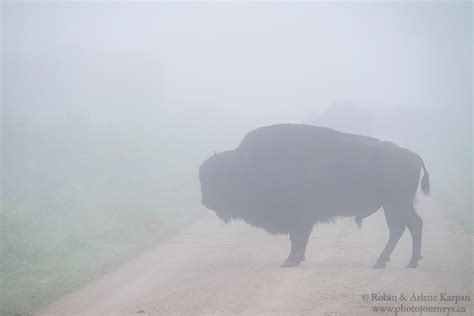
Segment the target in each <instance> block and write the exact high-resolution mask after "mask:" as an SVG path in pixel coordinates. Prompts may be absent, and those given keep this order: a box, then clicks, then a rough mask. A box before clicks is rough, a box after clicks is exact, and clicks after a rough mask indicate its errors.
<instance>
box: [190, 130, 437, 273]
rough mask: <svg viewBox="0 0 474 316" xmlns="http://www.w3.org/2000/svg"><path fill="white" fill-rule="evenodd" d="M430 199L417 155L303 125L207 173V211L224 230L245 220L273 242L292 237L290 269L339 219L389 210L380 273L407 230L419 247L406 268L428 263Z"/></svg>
mask: <svg viewBox="0 0 474 316" xmlns="http://www.w3.org/2000/svg"><path fill="white" fill-rule="evenodd" d="M421 168H423V172H424V173H423V178H422V180H421V189H422V191H423V193H424V194H425V195H427V194H429V179H428V172H427V171H426V168H425V166H424V163H423V160H422V159H421V158H420V157H419V156H418V155H417V154H415V153H413V152H411V151H410V150H407V149H404V148H401V147H399V146H397V145H395V144H393V143H391V142H385V141H381V140H378V139H375V138H371V137H366V136H360V135H353V134H348V133H342V132H338V131H336V130H333V129H329V128H322V127H316V126H311V125H303V124H280V125H273V126H268V127H262V128H259V129H256V130H254V131H251V132H250V133H248V134H247V136H246V137H245V138H244V139H243V140H242V142H241V144H240V145H239V147H238V148H237V149H235V150H231V151H226V152H223V153H219V154H216V155H214V156H212V157H210V158H209V159H207V160H206V161H205V162H204V163H203V164H202V165H201V167H200V170H199V178H200V181H201V190H202V203H203V204H204V206H206V207H208V208H209V209H211V210H214V211H215V212H216V214H217V216H218V217H220V218H221V219H222V220H224V221H225V222H229V221H230V220H231V219H242V220H244V221H245V222H247V223H249V224H251V225H253V226H256V227H261V228H263V229H264V230H266V231H267V232H269V233H271V234H289V235H290V240H291V252H290V254H289V256H288V258H287V259H286V260H285V262H284V263H283V264H282V266H283V267H291V266H296V265H299V264H300V263H301V261H304V260H305V250H306V244H307V242H308V238H309V235H310V233H311V231H312V229H313V226H314V225H315V224H316V223H318V222H329V221H331V220H333V219H334V218H335V217H338V216H353V217H355V219H356V221H357V222H358V223H359V224H360V222H361V221H362V219H363V218H365V217H367V216H369V215H371V214H373V213H375V212H376V211H377V210H378V209H379V208H381V207H383V209H384V211H385V217H386V219H387V224H388V228H389V230H390V237H389V240H388V242H387V245H386V246H385V249H384V250H383V251H382V253H381V255H380V257H379V258H378V260H377V262H376V264H375V266H374V267H375V268H383V267H385V263H386V262H388V261H390V254H391V253H392V251H393V249H394V248H395V245H396V244H397V242H398V240H399V239H400V237H401V235H402V233H403V232H404V230H405V227H407V228H408V230H409V231H410V233H411V235H412V239H413V252H412V257H411V260H410V263H409V264H408V266H407V267H409V268H416V267H417V265H418V260H420V259H421V258H422V257H421V234H422V226H423V221H422V219H421V218H420V216H418V214H417V213H416V211H415V208H414V206H413V201H414V197H415V193H416V191H417V188H418V184H419V178H420V173H421Z"/></svg>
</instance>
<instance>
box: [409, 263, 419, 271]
mask: <svg viewBox="0 0 474 316" xmlns="http://www.w3.org/2000/svg"><path fill="white" fill-rule="evenodd" d="M416 267H418V262H410V263H409V264H408V265H407V268H412V269H414V268H416Z"/></svg>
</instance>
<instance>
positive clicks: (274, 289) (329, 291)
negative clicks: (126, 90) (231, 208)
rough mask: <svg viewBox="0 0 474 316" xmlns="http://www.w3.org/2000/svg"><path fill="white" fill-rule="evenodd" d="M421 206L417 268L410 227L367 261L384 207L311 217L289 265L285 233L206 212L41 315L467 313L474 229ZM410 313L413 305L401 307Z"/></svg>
mask: <svg viewBox="0 0 474 316" xmlns="http://www.w3.org/2000/svg"><path fill="white" fill-rule="evenodd" d="M417 208H418V212H419V214H420V215H421V217H422V218H423V219H424V234H423V249H422V254H423V256H424V260H422V261H420V265H419V267H418V269H406V268H405V266H406V264H407V263H408V261H409V258H410V255H411V239H410V236H409V233H408V231H406V232H405V233H404V235H403V237H402V239H401V240H400V242H399V244H398V246H397V247H396V249H395V251H394V252H393V254H392V257H391V258H392V261H391V262H389V263H388V264H387V268H386V269H383V270H377V269H371V266H372V265H373V264H374V262H375V260H376V259H377V257H378V255H379V254H380V252H381V251H382V249H383V247H384V245H385V243H386V240H387V238H388V229H387V227H386V224H385V220H384V217H383V211H381V210H380V211H378V212H377V213H376V214H374V215H372V216H371V217H369V218H367V219H365V221H364V223H363V226H362V229H357V226H356V224H355V223H354V222H353V221H352V220H351V219H340V220H338V221H337V223H336V224H319V225H317V226H316V227H315V229H314V230H313V233H312V235H311V237H310V241H309V244H308V249H307V255H306V261H305V262H304V263H303V264H302V265H301V266H299V267H295V268H280V267H279V264H280V263H281V261H282V260H283V259H285V258H286V256H287V255H288V252H289V241H288V237H287V236H271V235H269V234H267V233H265V232H264V231H262V230H260V229H256V228H252V227H250V226H249V225H247V224H244V223H241V222H234V223H232V224H227V225H226V224H224V223H222V222H220V220H218V219H217V217H216V216H215V215H214V214H212V213H211V212H209V213H208V215H206V216H205V217H203V218H202V219H200V220H199V221H198V222H196V223H194V224H193V225H191V226H190V227H188V228H186V229H185V230H184V231H183V232H181V233H180V234H179V235H177V236H176V237H174V238H173V239H171V240H169V241H168V242H166V243H165V244H163V245H161V246H159V247H157V248H156V249H154V250H152V251H150V252H149V253H147V254H145V255H143V256H142V257H140V258H137V259H136V260H134V261H132V262H130V263H128V264H126V265H125V266H123V267H121V268H120V269H118V270H117V271H114V272H112V273H110V274H108V275H106V276H105V277H103V278H101V279H99V280H97V281H95V282H93V283H92V284H90V285H88V286H86V287H84V288H82V289H80V290H78V291H77V292H74V293H71V294H69V295H66V296H64V297H62V298H60V299H59V300H58V301H56V302H54V303H52V304H50V305H49V306H46V307H45V308H44V309H42V310H41V311H40V312H39V314H44V315H52V314H58V315H69V314H87V315H97V314H133V315H137V314H141V315H146V314H183V313H184V314H311V315H371V314H374V313H375V312H374V310H373V309H372V308H373V307H374V306H400V304H404V306H405V307H407V306H421V305H423V306H430V307H436V306H441V307H462V306H464V307H466V308H467V310H466V312H465V313H451V314H458V315H470V313H473V312H474V307H473V304H472V299H474V296H473V295H472V294H473V292H472V272H473V261H472V253H473V247H472V245H473V240H472V237H471V236H469V235H466V234H464V233H462V232H461V231H459V230H457V229H456V228H455V227H454V226H452V225H451V224H448V223H447V222H446V221H444V220H443V218H442V216H441V215H440V212H439V210H437V209H436V208H435V207H434V204H433V202H432V201H430V200H426V199H424V198H423V199H421V201H420V202H419V203H418V207H417ZM372 293H379V294H383V293H386V294H393V295H397V296H398V295H400V294H406V295H412V294H416V295H419V294H421V293H423V294H424V295H437V296H439V295H440V293H448V294H449V295H470V297H471V301H470V302H458V304H454V302H444V301H443V302H419V301H418V302H400V301H387V300H385V301H373V300H372V299H371V298H372ZM364 295H369V297H370V298H369V299H368V300H364V297H365V298H366V296H364ZM375 314H378V315H395V313H394V312H387V313H375ZM410 314H413V315H415V314H416V315H419V312H417V313H405V314H403V315H410ZM423 315H431V313H429V312H424V313H423ZM433 315H434V314H433ZM437 315H446V313H444V314H443V313H441V314H437Z"/></svg>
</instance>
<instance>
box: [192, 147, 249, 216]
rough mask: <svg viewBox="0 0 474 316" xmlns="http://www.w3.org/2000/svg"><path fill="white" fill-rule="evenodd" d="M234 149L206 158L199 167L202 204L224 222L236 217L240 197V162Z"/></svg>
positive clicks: (239, 205)
mask: <svg viewBox="0 0 474 316" xmlns="http://www.w3.org/2000/svg"><path fill="white" fill-rule="evenodd" d="M241 162H242V161H241V159H239V154H238V153H237V152H236V151H227V152H223V153H220V154H215V155H214V156H212V157H210V158H208V159H207V160H206V161H204V163H203V164H202V165H201V167H200V168H199V180H200V182H201V192H202V204H203V205H204V206H205V207H207V208H209V209H211V210H213V211H214V212H216V214H217V216H218V217H219V218H220V219H222V220H223V221H224V222H226V223H227V222H229V221H230V220H231V219H232V218H237V217H239V216H238V213H239V210H240V207H241V206H242V205H241V199H242V192H241V191H242V171H243V170H242V163H241Z"/></svg>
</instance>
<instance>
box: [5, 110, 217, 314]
mask: <svg viewBox="0 0 474 316" xmlns="http://www.w3.org/2000/svg"><path fill="white" fill-rule="evenodd" d="M13 122H14V120H10V121H9V122H7V123H6V124H7V126H6V128H5V129H4V131H6V133H5V134H4V136H5V138H4V152H3V158H4V173H3V179H2V180H3V189H4V201H3V202H4V203H3V207H2V209H1V211H0V231H1V238H0V252H1V256H2V260H1V262H0V264H1V266H0V284H1V287H0V290H1V293H0V314H1V315H10V314H12V315H14V314H30V313H32V312H34V311H35V310H37V309H38V308H39V307H41V306H43V305H44V304H46V303H48V302H50V301H52V300H53V299H55V298H57V297H59V296H60V295H62V294H64V293H67V292H69V291H71V290H73V289H75V288H77V287H79V286H81V285H84V284H86V283H88V282H90V281H91V280H93V279H94V278H97V277H98V276H100V275H102V274H104V273H106V272H108V271H110V270H112V269H113V268H115V267H117V266H118V265H120V264H123V263H124V262H125V261H126V260H127V259H129V258H132V257H133V256H135V255H138V254H139V253H142V252H143V251H145V250H146V249H147V248H151V247H153V246H156V245H158V244H159V243H160V242H162V241H163V240H165V239H167V238H169V237H170V236H171V235H172V234H173V233H176V231H178V230H179V229H181V228H182V227H183V226H184V225H186V224H187V223H190V222H192V221H193V220H194V219H195V218H197V217H198V216H200V215H201V214H203V212H204V210H203V208H202V207H201V206H200V188H199V184H198V181H197V171H198V166H199V163H200V162H201V161H202V159H203V158H204V157H206V156H208V155H210V154H211V150H210V149H207V146H206V145H204V143H205V144H207V143H208V142H206V141H205V140H206V139H211V140H212V141H213V142H215V141H216V139H217V137H218V136H213V135H212V133H207V134H206V132H205V131H206V129H205V128H204V129H202V133H201V134H199V135H198V134H196V133H193V132H192V131H190V130H189V128H188V129H187V127H186V126H184V125H182V124H180V123H179V121H178V122H177V121H174V122H173V123H171V121H165V120H163V121H161V123H163V124H161V125H160V126H158V127H151V125H152V124H148V125H144V126H138V125H135V126H127V127H126V128H124V127H122V126H119V125H118V124H117V125H107V124H104V123H103V122H102V123H100V122H99V121H97V120H95V121H94V120H92V119H89V118H88V117H87V116H81V115H79V116H78V115H73V116H70V117H67V118H65V119H58V120H54V121H47V122H46V121H45V122H41V121H36V122H30V123H31V124H25V125H14V124H13ZM219 137H222V135H221V136H219Z"/></svg>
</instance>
